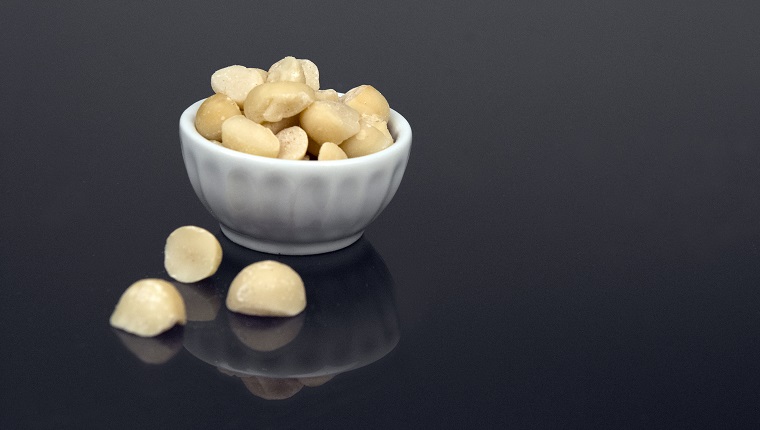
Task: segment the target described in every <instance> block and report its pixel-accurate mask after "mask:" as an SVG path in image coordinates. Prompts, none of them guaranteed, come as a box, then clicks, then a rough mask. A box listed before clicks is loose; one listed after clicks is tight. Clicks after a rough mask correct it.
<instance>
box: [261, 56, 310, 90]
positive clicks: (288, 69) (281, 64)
mask: <svg viewBox="0 0 760 430" xmlns="http://www.w3.org/2000/svg"><path fill="white" fill-rule="evenodd" d="M282 81H289V82H300V83H305V82H306V76H304V73H303V66H302V65H301V61H299V60H297V59H296V58H295V57H285V58H283V59H282V60H280V61H278V62H276V63H274V64H272V67H270V68H269V73H268V74H267V82H282ZM315 89H317V88H315Z"/></svg>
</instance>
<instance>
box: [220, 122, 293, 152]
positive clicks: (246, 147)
mask: <svg viewBox="0 0 760 430" xmlns="http://www.w3.org/2000/svg"><path fill="white" fill-rule="evenodd" d="M222 145H224V146H225V147H227V148H230V149H234V150H235V151H240V152H245V153H246V154H253V155H260V156H262V157H270V158H277V154H279V153H280V141H279V140H277V136H275V135H274V133H272V131H271V130H269V129H268V128H266V127H264V126H263V125H261V124H257V123H255V122H253V121H251V120H250V119H248V118H246V117H244V116H233V117H232V118H229V119H227V121H224V123H223V124H222Z"/></svg>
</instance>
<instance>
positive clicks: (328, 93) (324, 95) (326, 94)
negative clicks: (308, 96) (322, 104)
mask: <svg viewBox="0 0 760 430" xmlns="http://www.w3.org/2000/svg"><path fill="white" fill-rule="evenodd" d="M314 97H315V98H316V100H326V101H330V102H339V101H340V94H338V92H337V91H335V90H319V91H317V92H315V93H314Z"/></svg>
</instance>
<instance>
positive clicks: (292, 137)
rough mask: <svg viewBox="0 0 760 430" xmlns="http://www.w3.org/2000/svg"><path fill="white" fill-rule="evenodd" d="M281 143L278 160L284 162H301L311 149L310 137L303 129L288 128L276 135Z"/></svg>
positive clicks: (296, 127)
mask: <svg viewBox="0 0 760 430" xmlns="http://www.w3.org/2000/svg"><path fill="white" fill-rule="evenodd" d="M276 136H277V140H279V141H280V153H279V154H277V158H281V159H284V160H301V159H303V157H304V155H306V149H307V148H308V147H309V136H307V135H306V132H305V131H303V129H302V128H301V127H298V126H295V127H288V128H286V129H283V130H281V131H280V132H279V133H277V134H276Z"/></svg>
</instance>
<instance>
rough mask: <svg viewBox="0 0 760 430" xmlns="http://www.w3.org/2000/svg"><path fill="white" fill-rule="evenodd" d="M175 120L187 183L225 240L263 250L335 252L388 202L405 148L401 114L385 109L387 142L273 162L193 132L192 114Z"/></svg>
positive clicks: (408, 137) (407, 138)
mask: <svg viewBox="0 0 760 430" xmlns="http://www.w3.org/2000/svg"><path fill="white" fill-rule="evenodd" d="M202 102H203V100H200V101H198V102H196V103H194V104H192V105H191V106H190V107H188V108H187V109H186V110H185V111H184V112H183V113H182V116H181V117H180V120H179V135H180V142H181V144H182V157H183V159H184V161H185V167H186V169H187V174H188V176H189V177H190V183H191V184H192V186H193V189H194V190H195V193H196V194H197V195H198V198H199V199H200V200H201V202H202V203H203V205H204V206H205V207H206V209H207V210H208V211H209V212H210V213H211V215H213V216H214V218H216V219H217V221H219V225H220V227H221V230H222V232H223V233H224V235H225V236H227V237H228V238H229V239H230V240H232V241H233V242H235V243H237V244H238V245H242V246H244V247H246V248H250V249H253V250H256V251H261V252H267V253H271V254H286V255H309V254H320V253H325V252H330V251H335V250H338V249H341V248H344V247H346V246H348V245H351V244H352V243H354V242H355V241H356V240H358V239H359V238H360V237H361V235H362V233H364V230H365V229H366V228H367V226H368V225H369V224H370V223H371V222H372V221H373V220H374V219H375V218H377V216H378V215H379V214H380V213H381V212H382V211H383V209H385V207H386V206H387V205H388V203H390V201H391V199H392V198H393V196H394V195H395V194H396V190H397V189H398V187H399V184H400V183H401V178H402V177H403V175H404V170H405V169H406V165H407V162H408V160H409V153H410V150H411V146H412V129H411V127H410V126H409V123H408V122H407V120H406V119H405V118H404V117H403V116H401V115H400V114H399V113H398V112H396V111H394V110H391V116H390V119H389V121H388V129H389V130H390V132H391V135H392V136H393V138H394V141H395V143H394V144H393V145H391V146H390V147H388V148H386V149H384V150H382V151H380V152H376V153H374V154H370V155H365V156H362V157H357V158H350V159H346V160H335V161H314V160H308V161H307V160H281V159H274V158H266V157H260V156H256V155H250V154H245V153H241V152H237V151H234V150H231V149H228V148H225V147H223V146H221V145H219V144H217V143H214V142H211V141H209V140H207V139H206V138H204V137H203V136H201V135H200V134H199V133H198V131H196V129H195V114H196V112H197V110H198V107H199V106H200V105H201V103H202Z"/></svg>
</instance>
